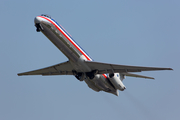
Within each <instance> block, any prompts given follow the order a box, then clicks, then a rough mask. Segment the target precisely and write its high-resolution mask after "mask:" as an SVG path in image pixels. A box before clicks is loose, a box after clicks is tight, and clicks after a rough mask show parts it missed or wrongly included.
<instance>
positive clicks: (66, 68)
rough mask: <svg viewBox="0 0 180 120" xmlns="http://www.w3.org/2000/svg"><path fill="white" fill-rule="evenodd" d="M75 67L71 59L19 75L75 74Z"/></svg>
mask: <svg viewBox="0 0 180 120" xmlns="http://www.w3.org/2000/svg"><path fill="white" fill-rule="evenodd" d="M72 70H73V67H72V65H71V64H70V63H69V61H67V62H64V63H60V64H57V65H53V66H50V67H46V68H42V69H38V70H33V71H29V72H24V73H19V74H18V76H22V75H73V72H72Z"/></svg>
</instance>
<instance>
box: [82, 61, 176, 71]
mask: <svg viewBox="0 0 180 120" xmlns="http://www.w3.org/2000/svg"><path fill="white" fill-rule="evenodd" d="M85 63H86V64H87V65H88V66H89V67H90V68H91V69H92V70H98V73H99V74H105V73H116V72H117V73H128V72H141V71H155V70H173V69H172V68H157V67H140V66H128V65H116V64H108V63H100V62H93V61H85ZM129 74H130V73H129Z"/></svg>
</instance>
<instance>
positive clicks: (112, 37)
mask: <svg viewBox="0 0 180 120" xmlns="http://www.w3.org/2000/svg"><path fill="white" fill-rule="evenodd" d="M179 12H180V1H178V0H171V1H170V0H151V1H150V0H149V1H144V0H136V1H135V0H111V1H110V0H109V1H107V0H101V1H100V0H99V1H97V0H91V1H88V2H85V1H84V0H76V1H74V0H66V1H64V0H63V1H61V0H51V1H49V2H47V1H38V0H29V1H25V0H15V1H13V0H1V4H0V18H1V19H0V26H1V27H0V34H1V37H0V61H1V62H0V119H1V120H40V119H41V120H50V119H51V120H72V119H73V120H102V119H103V120H110V119H111V120H112V119H113V120H115V119H116V120H119V119H124V120H132V119H137V120H152V119H153V120H159V119H163V120H170V119H171V120H179V118H180V114H179V111H180V103H179V101H180V87H179V86H180V79H179V78H180V77H179V74H180V15H179ZM42 13H45V14H49V15H51V16H52V17H53V18H54V19H55V20H56V21H57V22H58V23H59V24H61V25H62V26H63V27H64V28H65V29H66V30H67V31H68V32H69V33H70V34H71V35H72V36H73V38H74V39H75V40H76V42H78V44H79V45H80V46H81V47H82V48H83V49H84V50H85V51H86V52H87V53H88V54H89V55H90V56H91V57H92V58H93V59H94V60H96V61H99V62H107V63H115V64H125V65H140V66H154V67H171V68H173V69H174V71H156V72H142V73H140V74H142V75H147V76H152V77H155V78H156V79H155V80H147V79H140V78H131V77H127V78H126V79H125V80H124V84H125V85H126V87H127V89H126V90H125V91H124V92H120V95H119V97H117V96H115V95H112V94H108V93H105V92H99V93H97V92H95V91H93V90H91V89H90V88H88V86H87V85H86V84H85V83H84V82H79V81H78V80H77V79H76V78H75V77H73V76H48V77H43V76H22V77H19V76H17V73H19V72H26V71H29V70H35V69H38V68H43V67H47V66H50V65H54V64H57V63H61V62H64V61H66V60H67V58H66V57H65V56H64V55H63V54H62V53H61V52H60V51H59V50H58V49H57V48H56V47H55V46H54V45H53V44H52V43H51V42H50V41H49V40H48V39H47V38H46V37H45V36H44V35H43V34H42V33H37V32H36V31H35V27H34V17H35V16H37V15H40V14H42Z"/></svg>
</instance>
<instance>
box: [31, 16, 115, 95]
mask: <svg viewBox="0 0 180 120" xmlns="http://www.w3.org/2000/svg"><path fill="white" fill-rule="evenodd" d="M34 22H35V25H36V27H37V26H38V27H39V29H40V31H41V32H42V33H43V34H44V35H45V36H46V37H47V38H48V39H49V40H50V41H51V42H52V43H53V44H54V45H55V46H56V47H57V48H58V49H59V50H60V51H61V52H62V53H63V54H64V55H65V56H66V57H67V58H68V59H69V61H70V63H71V65H72V66H73V68H74V71H76V73H84V76H83V77H84V78H83V80H84V81H85V82H86V83H87V85H88V86H89V87H90V88H91V89H93V90H95V91H97V92H98V91H105V92H109V93H112V94H115V95H118V90H117V88H116V87H115V86H114V85H113V84H112V83H111V82H110V80H109V78H108V76H107V75H106V74H95V76H94V77H93V79H89V78H88V77H87V76H86V73H88V72H92V70H91V69H90V67H88V65H86V64H85V63H84V61H92V58H91V57H90V56H89V55H88V54H87V53H86V52H85V51H84V50H83V49H82V48H81V47H80V46H79V45H78V44H77V43H76V42H75V41H74V40H73V38H72V37H71V36H70V34H69V33H68V32H67V31H66V30H65V29H64V28H63V27H62V26H60V25H59V24H58V23H57V22H56V21H54V20H53V19H52V18H50V17H47V16H37V17H36V18H35V20H34Z"/></svg>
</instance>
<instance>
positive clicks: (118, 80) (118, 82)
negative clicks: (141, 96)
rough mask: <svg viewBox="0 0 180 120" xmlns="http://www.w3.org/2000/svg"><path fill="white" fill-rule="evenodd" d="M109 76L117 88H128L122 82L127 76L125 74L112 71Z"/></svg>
mask: <svg viewBox="0 0 180 120" xmlns="http://www.w3.org/2000/svg"><path fill="white" fill-rule="evenodd" d="M108 78H109V80H110V82H111V83H112V84H113V85H114V87H115V88H116V89H119V90H121V91H124V89H126V87H125V86H124V84H123V82H122V81H123V79H124V78H125V76H124V75H123V74H119V73H112V74H109V77H108Z"/></svg>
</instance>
